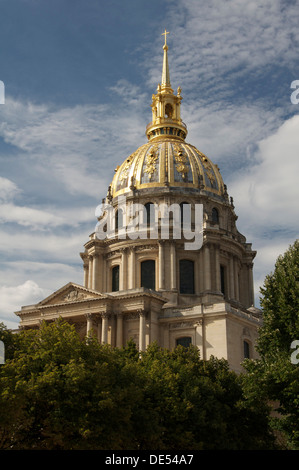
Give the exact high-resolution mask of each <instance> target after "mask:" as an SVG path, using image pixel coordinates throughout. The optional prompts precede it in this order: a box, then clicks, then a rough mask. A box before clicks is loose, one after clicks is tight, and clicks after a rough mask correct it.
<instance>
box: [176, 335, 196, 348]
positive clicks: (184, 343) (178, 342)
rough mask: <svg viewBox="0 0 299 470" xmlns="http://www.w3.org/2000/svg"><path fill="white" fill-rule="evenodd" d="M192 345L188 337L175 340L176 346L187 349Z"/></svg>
mask: <svg viewBox="0 0 299 470" xmlns="http://www.w3.org/2000/svg"><path fill="white" fill-rule="evenodd" d="M191 344H192V341H191V338H190V336H183V337H182V338H178V339H177V340H176V346H183V347H184V348H189V346H190V345H191Z"/></svg>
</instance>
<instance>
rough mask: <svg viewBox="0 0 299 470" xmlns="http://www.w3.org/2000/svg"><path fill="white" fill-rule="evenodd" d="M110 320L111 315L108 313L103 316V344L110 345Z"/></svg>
mask: <svg viewBox="0 0 299 470" xmlns="http://www.w3.org/2000/svg"><path fill="white" fill-rule="evenodd" d="M108 318H109V315H108V314H107V313H104V314H103V315H102V341H101V342H102V344H107V343H108Z"/></svg>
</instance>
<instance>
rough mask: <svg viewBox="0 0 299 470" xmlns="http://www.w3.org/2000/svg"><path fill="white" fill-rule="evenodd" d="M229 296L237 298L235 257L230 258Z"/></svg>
mask: <svg viewBox="0 0 299 470" xmlns="http://www.w3.org/2000/svg"><path fill="white" fill-rule="evenodd" d="M229 296H230V298H231V299H234V298H235V280H234V258H233V256H231V257H230V258H229Z"/></svg>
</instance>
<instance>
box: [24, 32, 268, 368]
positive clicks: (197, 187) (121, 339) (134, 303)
mask: <svg viewBox="0 0 299 470" xmlns="http://www.w3.org/2000/svg"><path fill="white" fill-rule="evenodd" d="M163 51H164V52H163V67H162V80H161V84H159V85H158V87H157V93H156V94H154V95H153V96H152V104H151V108H152V122H151V123H150V124H148V126H147V128H146V136H147V142H146V143H145V144H144V145H142V146H141V147H139V148H138V149H137V150H136V151H135V152H133V153H132V154H131V155H130V156H129V157H127V158H126V159H125V160H124V162H123V163H122V164H120V165H119V166H118V167H117V168H116V170H115V174H114V176H113V178H112V182H111V185H110V186H109V188H108V192H107V196H106V198H104V199H103V201H102V206H101V209H102V210H101V213H99V214H98V216H99V217H98V219H99V223H98V226H97V227H96V230H95V232H94V233H93V234H92V235H91V236H90V237H89V240H88V241H87V243H86V244H85V245H84V251H83V252H82V253H80V255H81V258H82V260H83V268H84V281H83V286H80V285H78V284H74V283H71V282H70V283H68V284H67V285H65V286H63V287H62V288H61V289H59V290H57V291H56V292H54V293H53V294H52V295H50V296H49V297H47V298H46V299H44V300H42V301H41V302H39V303H38V304H36V305H31V306H26V307H22V309H21V310H20V311H19V312H16V314H17V315H18V316H19V317H20V320H21V321H20V327H21V328H36V327H38V325H39V324H40V321H41V320H46V321H54V320H55V319H57V318H59V317H62V318H64V319H66V320H67V321H69V322H71V323H73V324H75V326H76V329H77V330H78V332H79V333H80V335H81V336H82V338H84V337H85V336H86V335H89V334H95V335H97V338H98V340H99V341H100V342H101V343H108V344H111V346H113V347H122V346H124V345H125V344H126V342H127V341H128V340H129V339H130V338H132V339H133V340H134V341H135V342H136V344H137V345H138V348H139V349H140V350H141V351H142V350H145V349H146V348H147V346H148V345H149V344H150V343H151V342H153V341H156V342H157V343H158V344H159V345H160V346H162V347H165V348H169V349H172V348H175V347H176V346H177V345H179V344H181V345H184V346H188V345H189V344H193V345H195V346H197V347H198V349H199V351H200V355H201V357H202V358H203V359H208V358H209V357H210V356H211V355H213V356H216V357H219V358H225V359H227V360H228V362H229V364H230V367H231V368H232V369H234V370H236V371H240V370H241V366H240V363H241V362H242V361H243V359H244V358H245V357H251V358H255V357H257V353H256V351H255V341H256V338H257V335H258V328H259V326H260V324H261V316H260V311H259V310H258V309H256V308H255V307H254V292H253V276H252V268H253V259H254V257H255V255H256V252H255V251H253V250H252V248H251V244H250V243H247V242H246V239H245V237H244V236H243V235H241V234H240V233H239V231H238V229H237V227H236V220H237V216H236V214H235V211H234V205H233V201H232V198H229V196H228V194H227V188H226V185H225V184H224V183H223V180H222V177H221V174H220V171H219V168H218V166H217V165H215V164H214V163H213V162H212V161H211V160H210V159H209V158H208V157H207V156H206V155H204V154H203V153H202V152H200V151H199V150H198V149H197V148H196V147H194V146H193V145H191V144H189V143H187V142H186V137H187V127H186V124H185V123H184V122H183V121H182V119H181V101H182V96H181V89H180V87H179V88H178V89H177V92H176V94H175V93H174V91H173V89H172V88H171V83H170V75H169V66H168V46H167V43H166V32H165V44H164V46H163ZM136 208H138V211H137V212H136V211H135V212H134V210H135V209H136ZM140 208H141V210H140ZM136 214H137V216H136ZM140 214H142V217H140ZM111 215H112V216H111Z"/></svg>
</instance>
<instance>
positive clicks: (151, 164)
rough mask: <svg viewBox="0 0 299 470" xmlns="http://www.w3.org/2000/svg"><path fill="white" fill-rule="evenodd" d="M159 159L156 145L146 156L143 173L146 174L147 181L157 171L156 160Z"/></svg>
mask: <svg viewBox="0 0 299 470" xmlns="http://www.w3.org/2000/svg"><path fill="white" fill-rule="evenodd" d="M158 158H159V147H158V145H153V147H152V148H151V150H150V152H149V153H148V154H147V156H146V159H145V169H144V173H147V174H148V177H149V179H151V177H152V175H153V173H155V171H156V170H157V160H158Z"/></svg>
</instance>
